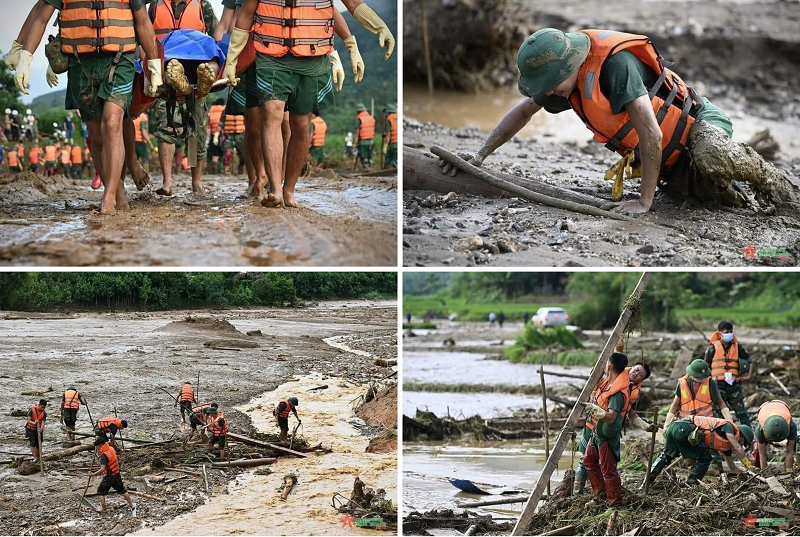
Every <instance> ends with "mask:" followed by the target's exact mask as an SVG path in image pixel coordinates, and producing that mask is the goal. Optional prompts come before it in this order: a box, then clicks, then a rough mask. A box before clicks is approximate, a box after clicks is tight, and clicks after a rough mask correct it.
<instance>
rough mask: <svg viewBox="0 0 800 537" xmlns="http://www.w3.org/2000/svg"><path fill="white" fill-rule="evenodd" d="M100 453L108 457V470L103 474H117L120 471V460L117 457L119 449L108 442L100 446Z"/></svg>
mask: <svg viewBox="0 0 800 537" xmlns="http://www.w3.org/2000/svg"><path fill="white" fill-rule="evenodd" d="M100 455H101V456H102V455H105V456H106V458H107V459H108V464H106V471H105V472H103V475H117V474H118V473H119V460H118V459H117V451H116V450H115V449H114V448H113V447H111V444H109V443H108V442H106V443H105V444H103V445H102V446H100Z"/></svg>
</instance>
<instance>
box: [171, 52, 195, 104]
mask: <svg viewBox="0 0 800 537" xmlns="http://www.w3.org/2000/svg"><path fill="white" fill-rule="evenodd" d="M167 84H169V85H170V86H172V87H173V88H175V93H177V94H178V95H189V94H190V93H191V92H192V86H191V85H190V84H189V79H188V78H186V73H184V71H183V65H181V62H179V61H178V60H175V59H172V60H170V61H169V63H168V64H167Z"/></svg>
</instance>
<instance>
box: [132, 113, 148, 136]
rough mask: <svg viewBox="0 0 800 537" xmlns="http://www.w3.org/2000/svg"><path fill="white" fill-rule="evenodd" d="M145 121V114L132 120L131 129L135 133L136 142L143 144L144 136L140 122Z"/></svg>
mask: <svg viewBox="0 0 800 537" xmlns="http://www.w3.org/2000/svg"><path fill="white" fill-rule="evenodd" d="M145 119H147V114H141V115H140V116H139V117H137V118H136V119H134V120H133V129H134V130H135V131H136V141H137V142H144V134H142V121H144V120H145Z"/></svg>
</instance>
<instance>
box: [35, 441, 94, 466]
mask: <svg viewBox="0 0 800 537" xmlns="http://www.w3.org/2000/svg"><path fill="white" fill-rule="evenodd" d="M93 449H94V445H93V444H86V445H80V446H75V447H71V448H69V449H62V450H59V451H54V452H52V453H50V454H48V455H45V456H44V457H42V460H43V461H45V462H47V461H55V460H58V459H63V458H64V457H72V456H73V455H77V454H78V453H82V452H84V451H92V450H93Z"/></svg>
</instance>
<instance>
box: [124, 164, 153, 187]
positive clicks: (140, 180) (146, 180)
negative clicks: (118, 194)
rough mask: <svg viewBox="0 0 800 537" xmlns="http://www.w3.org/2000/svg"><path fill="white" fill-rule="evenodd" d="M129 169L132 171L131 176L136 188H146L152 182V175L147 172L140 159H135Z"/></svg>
mask: <svg viewBox="0 0 800 537" xmlns="http://www.w3.org/2000/svg"><path fill="white" fill-rule="evenodd" d="M128 169H129V170H130V172H131V178H132V179H133V184H135V185H136V190H140V191H141V190H144V187H146V186H147V185H148V184H150V175H149V174H148V173H147V170H145V169H144V167H143V166H142V165H141V164H140V163H139V161H138V160H134V161H133V162H131V163H129V164H128Z"/></svg>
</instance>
